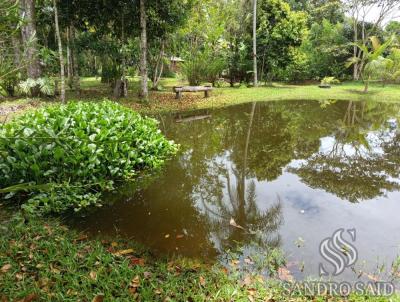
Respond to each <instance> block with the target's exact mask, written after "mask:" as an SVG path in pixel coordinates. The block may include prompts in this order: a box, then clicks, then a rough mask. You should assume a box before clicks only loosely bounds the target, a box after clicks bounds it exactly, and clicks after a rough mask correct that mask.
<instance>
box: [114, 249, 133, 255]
mask: <svg viewBox="0 0 400 302" xmlns="http://www.w3.org/2000/svg"><path fill="white" fill-rule="evenodd" d="M133 252H134V250H133V249H127V250H121V251H116V252H114V253H112V254H113V255H114V256H123V255H128V254H132V253H133Z"/></svg>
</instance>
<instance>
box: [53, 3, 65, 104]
mask: <svg viewBox="0 0 400 302" xmlns="http://www.w3.org/2000/svg"><path fill="white" fill-rule="evenodd" d="M53 9H54V24H55V28H56V36H57V44H58V55H59V59H60V80H61V93H60V98H61V102H63V103H65V74H64V68H65V64H64V56H63V48H62V42H61V35H60V26H59V22H58V10H57V0H53Z"/></svg>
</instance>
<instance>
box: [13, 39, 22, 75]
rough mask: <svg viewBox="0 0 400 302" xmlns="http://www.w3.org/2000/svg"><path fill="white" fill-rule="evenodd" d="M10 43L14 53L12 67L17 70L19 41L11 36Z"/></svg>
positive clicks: (19, 59) (19, 54)
mask: <svg viewBox="0 0 400 302" xmlns="http://www.w3.org/2000/svg"><path fill="white" fill-rule="evenodd" d="M11 42H12V46H13V51H14V65H15V68H17V69H19V68H20V67H21V56H22V54H21V48H20V45H21V41H20V38H19V37H16V36H14V35H13V36H12V37H11Z"/></svg>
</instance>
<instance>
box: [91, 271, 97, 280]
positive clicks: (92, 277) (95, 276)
mask: <svg viewBox="0 0 400 302" xmlns="http://www.w3.org/2000/svg"><path fill="white" fill-rule="evenodd" d="M89 276H90V279H92V280H97V273H96V272H93V271H92V272H90V273H89Z"/></svg>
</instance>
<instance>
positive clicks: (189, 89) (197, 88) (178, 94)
mask: <svg viewBox="0 0 400 302" xmlns="http://www.w3.org/2000/svg"><path fill="white" fill-rule="evenodd" d="M212 89H213V88H212V87H211V86H175V87H174V88H173V91H174V92H175V93H176V96H175V98H176V99H180V98H181V97H182V93H183V92H199V91H204V97H205V98H208V97H209V96H210V91H211V90H212Z"/></svg>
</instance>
